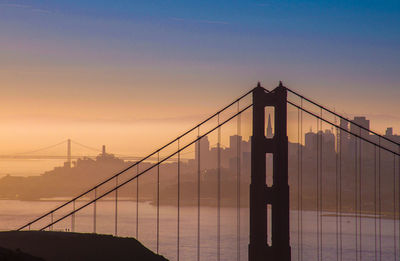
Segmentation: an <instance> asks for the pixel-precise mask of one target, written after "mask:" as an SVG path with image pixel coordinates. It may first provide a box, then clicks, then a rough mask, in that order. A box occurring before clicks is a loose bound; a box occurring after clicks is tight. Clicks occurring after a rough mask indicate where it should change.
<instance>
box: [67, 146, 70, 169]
mask: <svg viewBox="0 0 400 261" xmlns="http://www.w3.org/2000/svg"><path fill="white" fill-rule="evenodd" d="M67 165H68V166H69V167H71V139H68V140H67Z"/></svg>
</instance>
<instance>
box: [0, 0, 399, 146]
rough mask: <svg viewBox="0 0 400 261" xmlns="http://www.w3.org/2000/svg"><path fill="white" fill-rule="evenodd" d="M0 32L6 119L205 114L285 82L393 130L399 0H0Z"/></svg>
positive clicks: (0, 93)
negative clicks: (252, 90) (253, 91)
mask: <svg viewBox="0 0 400 261" xmlns="http://www.w3.org/2000/svg"><path fill="white" fill-rule="evenodd" d="M0 35H1V36H0V86H1V88H0V97H1V98H0V102H2V104H3V106H5V107H6V110H3V112H1V113H0V116H1V117H3V119H17V118H21V119H22V118H24V119H25V118H29V119H37V120H41V119H51V118H57V119H65V120H68V121H74V120H79V121H84V120H93V119H97V120H99V121H108V120H109V119H111V118H113V119H114V117H116V118H118V117H120V118H121V119H127V118H129V119H131V121H135V120H137V118H140V119H142V118H146V117H147V118H168V117H170V115H175V116H176V117H182V118H185V119H186V118H188V117H190V116H195V117H202V116H204V115H207V114H210V113H212V112H213V111H215V110H216V109H217V108H219V107H221V106H222V105H223V104H226V103H227V102H229V101H230V100H232V99H233V98H234V97H236V96H238V95H240V94H241V93H243V92H244V91H246V90H248V89H250V88H251V87H253V86H254V85H255V84H256V82H257V81H261V82H262V83H263V85H264V86H265V87H267V88H273V87H274V86H275V85H276V84H277V82H278V81H279V80H283V81H284V83H285V84H286V85H287V86H288V87H291V88H293V89H296V90H299V91H300V92H302V93H304V94H305V95H307V96H309V97H312V98H314V99H315V100H319V101H320V102H321V103H323V104H326V105H328V106H330V107H335V108H336V109H337V110H338V111H340V112H345V113H347V115H349V116H352V115H354V114H357V115H367V116H368V117H370V118H371V121H372V122H373V123H375V126H374V125H372V126H373V127H374V128H375V129H378V130H380V131H383V130H384V128H385V127H386V126H394V127H395V132H397V133H400V123H399V122H400V116H399V115H400V107H399V105H398V98H399V97H400V2H399V1H369V0H364V1H351V0H348V1H190V0H189V1H187V0H186V1H171V0H169V1H168V0H163V1H161V0H160V1H151V0H150V1H131V0H130V1H128V0H125V1H122V0H115V1H104V0H96V1H86V0H81V1H64V0H62V1H50V0H48V1H39V0H35V1H34V0H31V1H24V0H15V1H10V0H8V1H7V0H0ZM150 94H151V97H152V99H149V98H148V97H149V95H150ZM194 97H196V98H194ZM18 104H19V106H18ZM7 106H8V107H7ZM163 106H165V107H163ZM15 107H18V109H15ZM7 108H8V109H7ZM11 108H12V109H11ZM32 108H34V109H32ZM71 108H73V109H71ZM102 108H108V110H107V111H106V110H104V111H102ZM110 108H111V109H110ZM141 108H146V110H145V111H146V113H144V112H142V111H141ZM82 111H85V113H82ZM129 111H135V112H136V113H135V114H136V116H135V117H136V118H135V117H133V116H131V115H130V114H129V113H128V112H129ZM148 111H150V113H149V112H148ZM161 112H162V113H161ZM114 115H116V116H114ZM137 115H143V116H140V117H139V116H137ZM396 127H397V130H396ZM78 140H79V139H78Z"/></svg>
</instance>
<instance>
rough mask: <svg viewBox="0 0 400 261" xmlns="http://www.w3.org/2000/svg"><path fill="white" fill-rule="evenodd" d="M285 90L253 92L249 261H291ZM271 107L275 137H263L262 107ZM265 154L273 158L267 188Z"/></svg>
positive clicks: (263, 116)
mask: <svg viewBox="0 0 400 261" xmlns="http://www.w3.org/2000/svg"><path fill="white" fill-rule="evenodd" d="M286 102H287V90H286V88H285V87H284V86H283V85H282V82H280V83H279V86H278V87H277V88H275V89H274V90H273V91H271V92H266V91H265V89H264V88H262V87H261V86H260V83H258V85H257V87H256V88H255V89H254V91H253V136H252V137H251V184H250V243H249V261H265V260H270V261H290V259H291V250H290V243H289V184H288V137H287V103H286ZM267 106H270V107H274V115H275V117H274V119H275V124H274V128H275V129H274V132H273V133H274V136H273V137H268V138H267V137H266V136H265V107H267ZM266 153H272V154H273V177H272V179H273V184H272V186H271V187H269V186H268V185H267V184H266V166H265V165H266ZM267 205H270V206H271V233H272V234H271V242H268V235H267V231H268V230H267V228H268V227H267V226H268V222H267V218H268V213H267V211H268V210H267Z"/></svg>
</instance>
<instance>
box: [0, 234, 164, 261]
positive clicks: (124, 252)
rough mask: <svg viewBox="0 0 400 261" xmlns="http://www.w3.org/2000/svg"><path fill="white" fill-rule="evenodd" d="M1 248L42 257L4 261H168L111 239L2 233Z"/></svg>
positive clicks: (132, 242)
mask: <svg viewBox="0 0 400 261" xmlns="http://www.w3.org/2000/svg"><path fill="white" fill-rule="evenodd" d="M0 246H1V247H2V248H7V249H10V250H11V252H13V253H19V252H24V253H28V254H30V255H33V256H35V257H39V259H34V257H32V258H31V259H4V260H32V261H34V260H38V261H39V260H42V259H40V258H43V260H45V261H64V260H65V261H67V260H74V261H80V260H82V261H83V260H85V261H90V260H96V261H103V260H104V261H106V260H107V261H109V260H114V261H119V260H130V261H167V259H165V258H164V257H162V256H159V255H157V254H154V253H153V252H152V251H150V250H149V249H147V248H146V247H144V246H143V245H142V244H141V243H139V242H138V241H137V240H136V239H134V238H121V237H114V236H111V235H97V234H83V233H68V232H48V231H20V232H16V231H10V232H0ZM0 250H1V249H0ZM4 251H6V252H7V250H4ZM0 253H1V252H0ZM11 254H12V253H11ZM0 258H1V256H0ZM0 261H2V259H0Z"/></svg>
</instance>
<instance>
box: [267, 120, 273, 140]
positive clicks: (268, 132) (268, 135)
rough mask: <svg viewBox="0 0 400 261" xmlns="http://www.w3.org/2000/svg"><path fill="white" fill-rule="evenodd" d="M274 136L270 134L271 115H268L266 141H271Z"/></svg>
mask: <svg viewBox="0 0 400 261" xmlns="http://www.w3.org/2000/svg"><path fill="white" fill-rule="evenodd" d="M273 136H274V134H273V133H272V126H271V114H268V125H267V135H266V137H267V139H271V138H272V137H273Z"/></svg>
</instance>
